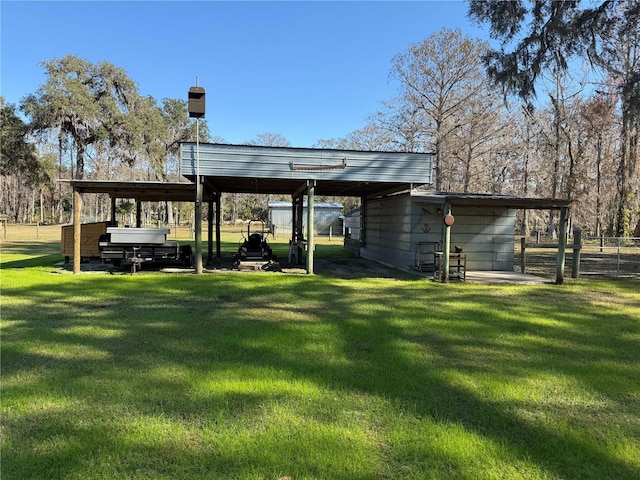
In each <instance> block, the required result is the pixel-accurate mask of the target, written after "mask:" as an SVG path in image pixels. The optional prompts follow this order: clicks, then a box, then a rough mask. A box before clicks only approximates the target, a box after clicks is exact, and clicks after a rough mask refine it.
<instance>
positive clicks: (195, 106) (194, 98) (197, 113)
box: [188, 87, 205, 118]
mask: <svg viewBox="0 0 640 480" xmlns="http://www.w3.org/2000/svg"><path fill="white" fill-rule="evenodd" d="M204 98H205V96H204V88H202V87H191V88H190V89H189V104H188V107H189V117H192V118H202V117H204V103H205V101H204Z"/></svg>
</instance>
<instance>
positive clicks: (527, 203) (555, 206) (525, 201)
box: [413, 192, 571, 210]
mask: <svg viewBox="0 0 640 480" xmlns="http://www.w3.org/2000/svg"><path fill="white" fill-rule="evenodd" d="M413 198H414V199H416V200H418V201H419V202H422V203H429V204H434V205H445V204H447V205H451V206H452V207H453V206H461V207H462V206H464V207H501V208H517V209H531V210H560V209H562V208H567V207H570V206H571V200H567V199H560V198H531V197H520V196H517V195H491V194H478V193H449V192H440V193H432V194H428V193H419V194H414V195H413Z"/></svg>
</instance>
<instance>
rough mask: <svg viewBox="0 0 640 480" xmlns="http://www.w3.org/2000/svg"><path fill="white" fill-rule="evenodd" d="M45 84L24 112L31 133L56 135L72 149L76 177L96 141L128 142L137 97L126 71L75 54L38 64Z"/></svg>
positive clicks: (26, 103) (28, 99)
mask: <svg viewBox="0 0 640 480" xmlns="http://www.w3.org/2000/svg"><path fill="white" fill-rule="evenodd" d="M42 65H43V67H44V69H45V71H46V74H47V81H46V82H45V83H44V84H43V85H41V86H40V88H39V89H38V91H37V92H36V93H35V94H32V95H29V96H27V97H26V98H25V100H24V101H23V104H22V109H23V111H24V112H25V113H26V114H27V115H28V116H29V117H30V118H31V127H32V128H33V130H34V131H36V132H37V131H44V130H56V129H59V131H60V132H61V133H62V134H63V135H67V136H70V137H71V139H72V140H73V143H74V145H75V148H76V171H75V178H77V179H81V178H83V177H84V173H85V154H86V152H87V149H88V148H90V147H91V146H92V145H95V144H96V143H98V142H100V141H107V142H110V143H111V144H112V145H127V144H128V143H129V142H131V141H132V135H131V132H130V131H129V130H128V127H130V124H131V122H130V121H128V120H130V117H129V118H127V112H128V110H129V108H130V106H131V104H132V103H133V102H135V101H136V99H137V97H138V91H137V87H136V85H135V83H134V82H133V80H131V79H130V78H129V77H128V76H127V74H126V73H125V71H124V70H122V69H121V68H118V67H116V66H114V65H112V64H111V63H108V62H99V63H97V64H92V63H90V62H87V61H86V60H83V59H81V58H78V57H76V56H73V55H67V56H65V57H63V58H61V59H54V60H49V61H45V62H43V63H42Z"/></svg>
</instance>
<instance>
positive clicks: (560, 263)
mask: <svg viewBox="0 0 640 480" xmlns="http://www.w3.org/2000/svg"><path fill="white" fill-rule="evenodd" d="M567 213H568V209H567V207H563V208H561V209H560V225H559V227H560V229H559V230H560V231H559V232H558V259H557V264H556V285H562V284H563V283H564V262H565V250H566V245H567V224H568V223H569V221H568V215H567Z"/></svg>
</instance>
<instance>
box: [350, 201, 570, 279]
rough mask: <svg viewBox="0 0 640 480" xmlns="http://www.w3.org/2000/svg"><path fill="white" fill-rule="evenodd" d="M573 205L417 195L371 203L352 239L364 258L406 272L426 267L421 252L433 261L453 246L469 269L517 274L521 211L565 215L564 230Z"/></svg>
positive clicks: (356, 219)
mask: <svg viewBox="0 0 640 480" xmlns="http://www.w3.org/2000/svg"><path fill="white" fill-rule="evenodd" d="M569 205H570V201H569V200H562V199H544V198H525V197H519V196H515V195H485V194H468V193H466V194H465V193H443V192H440V193H434V192H411V193H408V194H406V195H394V196H392V197H387V198H380V199H372V200H369V201H367V202H366V204H365V205H364V208H363V209H361V211H360V212H354V213H353V214H351V215H349V216H348V219H347V218H345V224H348V225H350V231H351V235H350V237H351V238H352V239H354V238H357V239H359V248H358V253H359V255H361V256H362V257H365V258H369V259H372V260H377V261H380V262H383V263H387V264H389V265H392V266H395V267H397V268H400V269H403V270H410V269H414V268H419V267H420V265H419V262H420V261H421V260H422V259H421V258H420V253H421V252H420V249H421V248H425V246H426V245H432V247H431V253H430V254H431V255H432V258H433V255H434V254H435V252H437V251H443V250H445V248H446V247H445V244H446V243H447V242H448V243H449V249H447V250H446V251H449V250H452V251H455V250H461V251H462V252H464V257H465V260H466V269H468V270H479V271H513V268H514V251H515V248H514V247H515V245H514V242H515V211H516V210H517V209H550V210H561V211H562V216H561V227H562V225H564V224H565V223H566V209H567V208H568V206H569ZM447 214H451V215H452V216H453V219H454V223H453V225H451V226H450V227H449V228H448V227H447V225H445V222H444V221H443V220H444V217H445V215H447ZM447 236H448V239H447V238H446V237H447ZM346 245H347V244H346V243H345V246H346ZM350 247H351V248H350V250H351V251H353V245H352V243H351V244H350ZM423 253H424V254H425V255H429V252H425V251H423ZM432 262H433V263H435V260H433V261H432Z"/></svg>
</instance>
